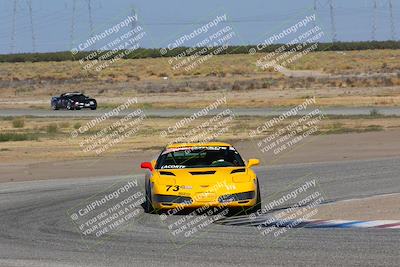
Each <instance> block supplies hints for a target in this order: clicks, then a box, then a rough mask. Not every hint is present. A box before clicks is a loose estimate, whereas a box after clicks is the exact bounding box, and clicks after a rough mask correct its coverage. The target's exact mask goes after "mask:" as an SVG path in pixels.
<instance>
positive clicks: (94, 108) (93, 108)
mask: <svg viewBox="0 0 400 267" xmlns="http://www.w3.org/2000/svg"><path fill="white" fill-rule="evenodd" d="M93 103H94V104H93V107H90V109H91V110H96V108H97V101H96V100H94V99H93Z"/></svg>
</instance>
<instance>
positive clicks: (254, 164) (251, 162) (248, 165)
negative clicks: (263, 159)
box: [247, 159, 260, 168]
mask: <svg viewBox="0 0 400 267" xmlns="http://www.w3.org/2000/svg"><path fill="white" fill-rule="evenodd" d="M258 164H260V160H258V159H249V162H248V163H247V167H248V168H251V167H253V166H257V165H258Z"/></svg>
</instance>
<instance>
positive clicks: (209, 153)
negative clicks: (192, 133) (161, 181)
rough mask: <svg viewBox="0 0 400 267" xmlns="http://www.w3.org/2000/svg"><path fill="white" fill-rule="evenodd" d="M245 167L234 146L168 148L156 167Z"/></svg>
mask: <svg viewBox="0 0 400 267" xmlns="http://www.w3.org/2000/svg"><path fill="white" fill-rule="evenodd" d="M209 167H244V161H243V159H242V158H241V157H240V155H239V153H238V152H237V151H236V150H235V149H234V148H233V147H187V148H175V149H167V150H165V151H163V153H161V155H160V157H159V158H158V160H157V164H156V169H184V168H209Z"/></svg>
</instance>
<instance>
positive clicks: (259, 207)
mask: <svg viewBox="0 0 400 267" xmlns="http://www.w3.org/2000/svg"><path fill="white" fill-rule="evenodd" d="M261 207H262V205H261V190H260V184H259V183H258V179H257V204H256V205H255V206H254V208H253V209H254V212H256V211H259V210H261Z"/></svg>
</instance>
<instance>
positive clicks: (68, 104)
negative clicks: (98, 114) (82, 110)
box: [67, 102, 74, 110]
mask: <svg viewBox="0 0 400 267" xmlns="http://www.w3.org/2000/svg"><path fill="white" fill-rule="evenodd" d="M67 109H68V110H74V107H72V106H71V102H68V103H67Z"/></svg>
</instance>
